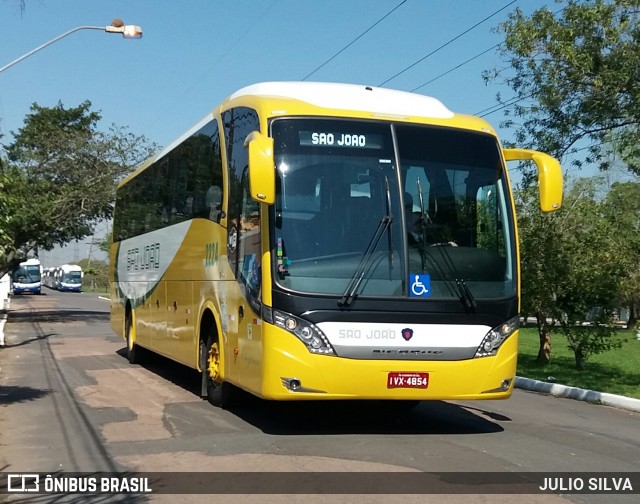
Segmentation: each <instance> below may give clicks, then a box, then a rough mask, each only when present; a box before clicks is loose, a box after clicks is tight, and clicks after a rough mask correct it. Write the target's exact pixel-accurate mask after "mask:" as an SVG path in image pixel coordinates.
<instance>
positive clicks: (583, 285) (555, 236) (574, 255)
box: [519, 178, 625, 369]
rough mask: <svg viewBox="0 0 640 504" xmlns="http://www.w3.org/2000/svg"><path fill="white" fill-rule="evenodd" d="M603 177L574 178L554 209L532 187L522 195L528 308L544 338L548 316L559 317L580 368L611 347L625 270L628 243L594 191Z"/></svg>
mask: <svg viewBox="0 0 640 504" xmlns="http://www.w3.org/2000/svg"><path fill="white" fill-rule="evenodd" d="M601 184H602V181H601V180H599V179H595V178H591V179H580V180H578V181H576V182H575V183H574V185H573V187H572V188H571V190H570V191H569V192H568V194H567V195H566V197H565V202H564V206H563V208H562V209H561V210H559V211H558V212H555V213H554V214H551V215H542V214H540V213H539V212H538V210H537V208H536V207H535V191H534V190H533V189H532V188H528V189H526V190H524V191H523V192H522V193H521V194H520V195H519V198H520V202H521V210H520V220H519V226H520V238H521V241H520V246H521V250H522V267H521V272H522V298H523V299H522V309H523V313H525V314H527V313H532V314H535V315H536V317H537V319H538V322H539V331H540V336H541V337H540V341H541V344H542V343H543V334H542V333H543V332H544V333H545V334H544V336H545V338H544V340H545V341H546V337H547V334H546V333H548V331H549V327H548V326H547V325H546V320H547V319H552V320H555V321H556V322H557V323H558V330H559V332H561V333H562V334H564V336H565V337H566V338H567V341H568V342H569V346H570V347H571V348H572V349H573V351H574V354H575V362H576V367H577V368H578V369H584V368H585V365H586V361H587V359H588V358H589V357H590V356H591V355H594V354H597V353H600V352H604V351H607V350H610V349H611V348H613V346H612V345H613V343H612V341H611V335H612V332H613V330H612V329H611V327H612V321H613V313H614V310H615V309H616V308H618V306H619V303H620V293H621V287H620V286H621V282H622V280H623V278H624V276H625V269H624V268H623V267H622V264H623V261H624V260H623V257H624V254H625V249H624V247H621V239H620V236H619V235H618V234H617V233H616V229H615V228H614V226H612V225H611V221H610V220H609V219H608V218H607V216H606V212H605V211H606V210H607V204H606V203H605V202H604V201H602V200H601V199H598V197H597V195H598V190H599V189H600V188H601ZM596 308H597V310H595V311H594V309H596ZM594 313H596V315H597V316H593V314H594ZM589 314H591V315H589ZM541 350H542V349H541ZM540 360H548V356H547V359H540Z"/></svg>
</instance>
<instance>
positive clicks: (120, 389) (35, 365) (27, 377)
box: [0, 289, 640, 504]
mask: <svg viewBox="0 0 640 504" xmlns="http://www.w3.org/2000/svg"><path fill="white" fill-rule="evenodd" d="M108 307H109V305H108V302H107V301H104V300H102V299H99V298H98V297H97V296H96V295H95V294H85V293H83V294H73V293H58V292H56V291H51V290H48V289H45V295H41V296H23V297H20V296H18V297H14V298H13V299H12V304H11V309H10V311H9V318H8V321H7V323H6V325H5V337H6V346H5V347H4V348H2V349H0V368H1V374H0V472H12V473H14V472H49V471H52V472H56V471H81V472H93V471H106V472H111V471H143V472H194V471H195V472H219V471H232V472H233V471H236V472H253V471H270V472H271V471H276V472H286V473H293V472H300V473H301V475H304V477H303V476H301V478H300V479H299V480H296V479H294V480H293V481H283V487H282V494H288V493H292V494H294V493H295V492H299V488H298V486H297V485H304V478H305V477H306V478H308V477H309V474H310V473H312V472H319V471H322V472H335V473H340V474H342V473H352V472H379V473H380V475H381V476H380V479H379V480H377V481H376V484H378V485H380V484H383V483H381V482H384V481H388V482H389V488H394V485H393V482H394V476H393V473H399V472H407V471H425V472H430V473H442V472H455V473H468V472H490V473H492V472H495V473H504V472H508V473H513V472H515V473H519V472H549V473H565V472H572V473H574V472H594V473H598V474H600V473H603V472H608V473H616V474H617V473H619V474H622V473H636V475H637V474H639V473H640V414H639V413H637V412H632V411H628V410H622V409H616V408H611V407H606V406H598V405H594V404H590V403H586V402H582V401H574V400H571V399H562V398H557V397H553V396H546V395H540V394H536V393H531V392H525V391H522V390H516V391H515V392H514V394H513V396H512V397H511V398H510V399H509V400H507V401H478V402H441V401H436V402H424V403H421V404H420V405H419V406H418V407H417V408H415V409H414V410H411V411H408V412H401V411H397V410H394V409H393V408H388V407H384V406H383V405H381V404H380V403H376V402H357V401H347V402H345V401H342V402H318V403H272V402H267V401H261V400H258V399H255V398H251V397H247V398H246V400H245V401H244V402H243V404H242V405H241V406H238V407H236V408H235V409H232V410H229V411H225V410H220V409H217V408H214V407H212V406H210V405H209V404H208V403H207V402H206V401H203V400H201V399H200V397H198V395H197V392H198V386H199V381H198V376H197V375H196V374H195V372H194V371H192V370H189V369H187V368H184V367H183V366H180V365H177V364H175V363H172V362H170V361H168V360H166V359H164V358H161V357H159V356H155V357H154V358H152V359H150V360H149V362H148V363H146V364H144V365H142V366H141V365H135V366H132V365H130V364H129V363H128V362H127V359H126V357H125V347H124V343H123V341H122V340H120V339H118V338H117V337H116V336H115V335H114V334H113V333H112V331H111V328H110V326H109V313H108ZM385 478H386V479H385ZM639 490H640V488H638V489H635V488H634V491H635V492H636V497H635V498H634V497H633V496H631V495H586V494H571V495H563V496H557V495H549V494H547V495H544V494H538V495H529V494H527V495H518V496H516V497H514V496H510V495H485V494H482V491H481V490H479V493H478V494H477V495H474V494H470V495H456V494H447V495H429V494H426V495H413V494H412V495H299V494H294V495H290V496H287V498H286V502H287V503H296V502H301V503H302V502H304V503H305V504H308V503H313V502H349V503H351V502H354V503H355V502H421V503H422V502H456V503H457V502H465V503H466V502H488V501H491V502H513V501H514V500H517V501H518V502H519V504H524V503H537V502H545V503H546V502H550V503H553V502H584V503H599V502H635V501H636V499H637V493H638V491H639ZM327 492H332V493H335V492H336V489H335V488H327ZM249 493H250V492H248V494H249ZM386 493H389V494H392V493H393V492H391V491H390V492H386ZM14 497H15V496H14ZM47 497H48V498H52V496H47ZM34 499H35V500H34ZM71 499H72V500H67V501H68V502H84V501H86V499H77V500H73V498H71ZM0 500H2V496H1V495H0ZM13 500H15V501H17V502H19V501H20V499H17V500H16V499H15V498H14V499H13ZM142 500H150V501H153V502H175V501H176V496H174V495H154V496H145V497H144V498H143V499H142ZM205 500H208V501H211V498H210V496H204V495H190V496H182V497H180V502H185V503H186V502H201V501H202V502H204V501H205ZM67 501H65V502H67ZM114 501H116V500H115V499H113V498H111V499H109V500H101V501H100V502H114ZM135 501H136V502H137V501H138V499H136V500H135ZM282 501H283V496H282V495H246V496H238V495H220V496H217V497H216V499H215V502H225V503H226V502H243V503H245V502H282ZM24 502H27V500H24ZM28 502H50V500H47V499H45V498H44V497H43V498H42V499H40V500H38V498H37V497H35V496H32V497H31V500H28ZM51 502H53V500H51ZM56 502H57V500H56ZM127 502H133V501H132V500H127Z"/></svg>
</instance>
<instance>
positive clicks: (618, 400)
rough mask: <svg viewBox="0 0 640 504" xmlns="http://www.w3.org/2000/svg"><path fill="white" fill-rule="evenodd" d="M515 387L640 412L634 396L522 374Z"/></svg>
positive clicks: (639, 402)
mask: <svg viewBox="0 0 640 504" xmlns="http://www.w3.org/2000/svg"><path fill="white" fill-rule="evenodd" d="M515 387H516V388H520V389H523V390H528V391H531V392H540V393H543V394H550V395H553V396H557V397H564V398H567V399H575V400H578V401H586V402H590V403H594V404H602V405H604V406H613V407H615V408H622V409H626V410H630V411H639V412H640V399H634V398H632V397H625V396H620V395H616V394H609V393H607V392H596V391H595V390H586V389H580V388H577V387H569V386H567V385H560V384H558V383H548V382H543V381H539V380H533V379H531V378H523V377H521V376H516V382H515Z"/></svg>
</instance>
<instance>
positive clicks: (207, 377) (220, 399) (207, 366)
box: [201, 336, 233, 408]
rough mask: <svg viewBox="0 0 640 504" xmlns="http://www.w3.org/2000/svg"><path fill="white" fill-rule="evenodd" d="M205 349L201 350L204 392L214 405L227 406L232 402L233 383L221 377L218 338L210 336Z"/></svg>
mask: <svg viewBox="0 0 640 504" xmlns="http://www.w3.org/2000/svg"><path fill="white" fill-rule="evenodd" d="M203 350H204V351H202V352H201V355H203V363H202V364H203V365H202V385H203V393H206V397H207V401H209V403H211V404H212V405H213V406H217V407H220V408H225V407H227V406H229V405H230V404H231V402H232V389H233V385H231V384H230V383H226V382H224V381H222V379H221V371H222V364H221V358H220V344H219V342H218V339H217V338H215V337H214V336H209V337H208V338H207V343H206V346H205V348H204V349H203Z"/></svg>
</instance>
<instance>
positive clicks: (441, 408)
mask: <svg viewBox="0 0 640 504" xmlns="http://www.w3.org/2000/svg"><path fill="white" fill-rule="evenodd" d="M117 353H118V355H120V356H121V357H123V358H124V359H126V357H127V349H126V347H124V348H122V349H120V350H118V351H117ZM141 365H142V366H143V367H144V368H145V369H147V370H149V371H150V372H152V373H154V374H156V375H157V376H159V377H161V378H162V379H164V380H167V381H169V382H171V383H173V384H174V385H177V386H179V387H181V388H183V389H184V390H186V391H188V392H190V393H192V394H193V395H194V396H197V397H199V393H200V375H199V374H198V373H197V372H195V371H194V370H193V369H190V368H188V367H186V366H183V365H182V364H178V363H176V362H173V361H171V360H169V359H167V358H165V357H162V356H160V355H157V354H154V353H147V352H145V354H144V360H143V362H142V363H141ZM233 393H234V396H233V397H234V400H233V404H232V405H231V406H229V407H228V408H227V409H226V410H220V409H217V408H216V407H214V406H210V405H208V404H207V403H206V400H204V399H203V403H204V404H203V407H204V408H210V413H209V412H208V411H207V410H206V409H204V408H203V412H204V414H211V415H216V414H223V415H235V416H236V417H238V418H239V419H240V420H242V421H244V422H246V423H247V424H250V425H252V426H254V427H255V428H257V429H260V430H261V431H263V432H264V433H266V434H274V435H313V434H316V435H324V434H326V435H337V434H393V435H403V434H405V435H415V434H426V435H429V434H487V433H496V432H502V431H504V428H503V427H502V426H501V425H500V422H505V421H510V418H508V417H506V416H504V415H499V414H494V413H492V412H491V411H488V410H486V409H481V408H479V407H471V406H468V405H467V404H465V405H458V404H455V403H451V402H446V401H421V402H420V403H418V405H417V406H415V407H414V408H409V407H407V406H408V405H407V403H404V402H403V401H371V400H328V401H327V400H325V401H267V400H263V399H260V398H258V397H255V396H253V395H251V394H249V393H247V392H245V391H243V390H240V389H237V388H234V390H233Z"/></svg>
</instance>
